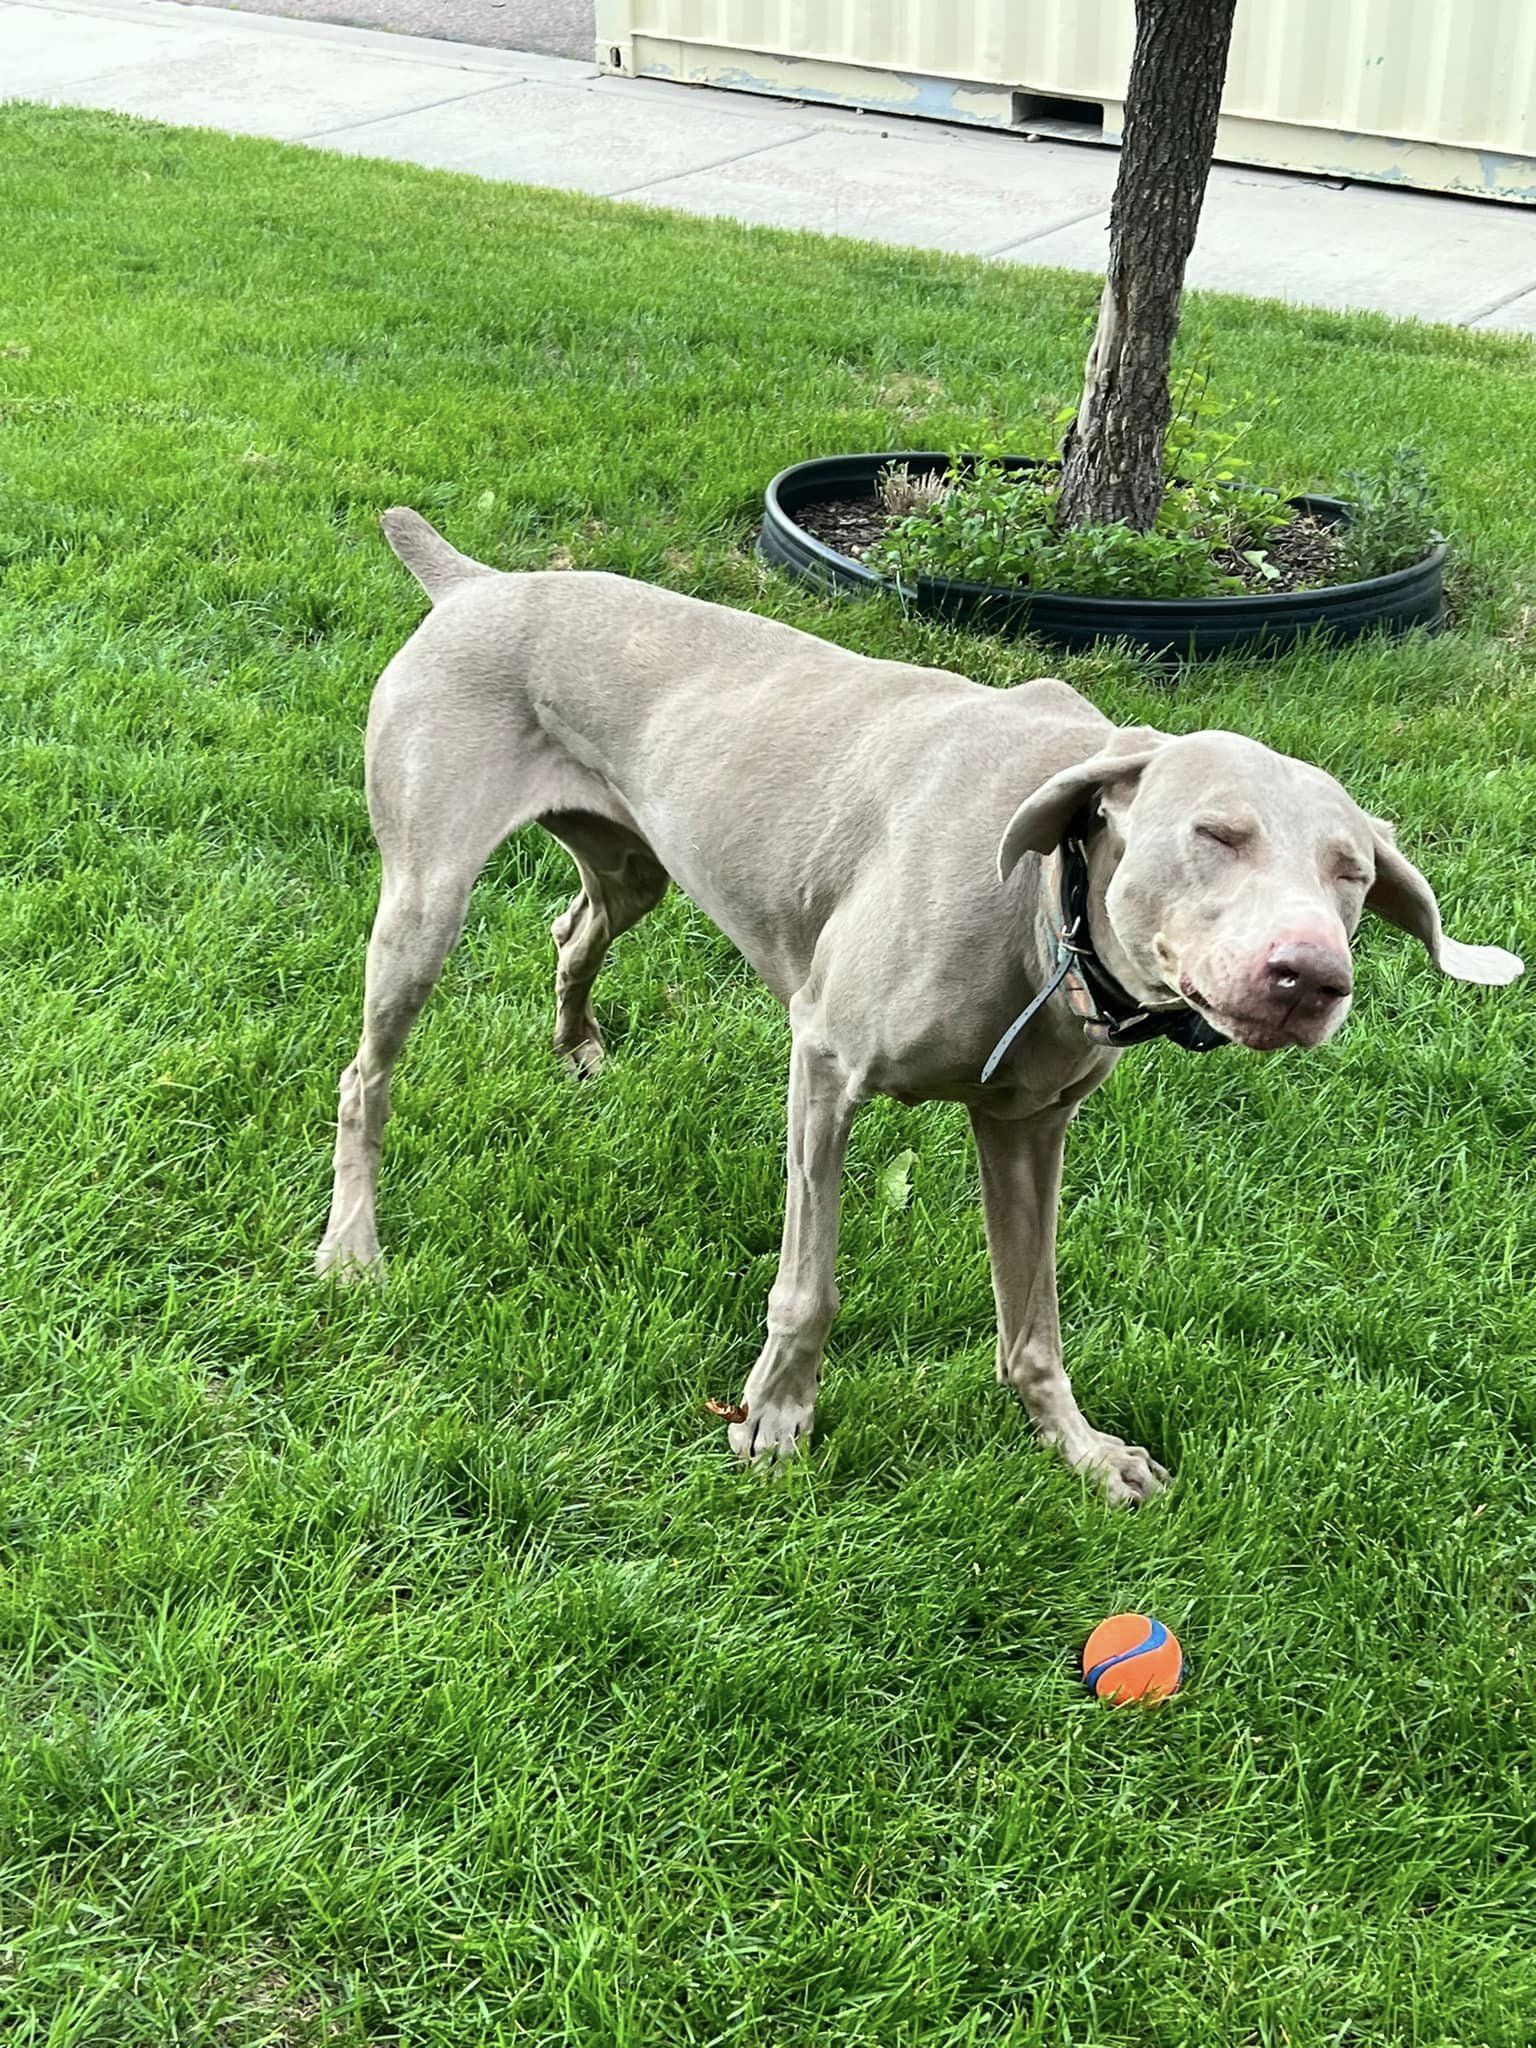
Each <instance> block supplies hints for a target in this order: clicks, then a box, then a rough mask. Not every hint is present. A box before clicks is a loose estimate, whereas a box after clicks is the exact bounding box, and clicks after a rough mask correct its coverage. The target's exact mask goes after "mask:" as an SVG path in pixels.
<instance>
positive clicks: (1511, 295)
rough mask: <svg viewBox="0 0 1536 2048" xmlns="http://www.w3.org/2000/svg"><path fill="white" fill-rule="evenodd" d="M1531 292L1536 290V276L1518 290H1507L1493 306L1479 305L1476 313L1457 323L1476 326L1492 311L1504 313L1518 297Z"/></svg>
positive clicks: (1467, 315) (1462, 325) (1525, 295)
mask: <svg viewBox="0 0 1536 2048" xmlns="http://www.w3.org/2000/svg"><path fill="white" fill-rule="evenodd" d="M1531 292H1536V277H1533V278H1532V279H1531V280H1530V281H1529V283H1527V284H1523V285H1520V286H1519V287H1518V288H1517V289H1516V290H1514V291H1512V292H1506V293H1505V294H1504V296H1503V298H1502V299H1495V300H1494V302H1493V304H1492V305H1491V306H1479V307H1478V309H1477V311H1476V312H1475V313H1468V314H1466V315H1465V316H1464V317H1463V318H1462V319H1460V320H1458V321H1457V323H1456V324H1457V326H1458V327H1475V326H1476V325H1477V323H1478V321H1479V320H1486V319H1487V318H1488V316H1489V314H1490V313H1502V312H1503V310H1504V308H1505V307H1506V306H1512V305H1513V304H1514V303H1515V301H1516V299H1523V298H1525V297H1527V296H1528V294H1530V293H1531Z"/></svg>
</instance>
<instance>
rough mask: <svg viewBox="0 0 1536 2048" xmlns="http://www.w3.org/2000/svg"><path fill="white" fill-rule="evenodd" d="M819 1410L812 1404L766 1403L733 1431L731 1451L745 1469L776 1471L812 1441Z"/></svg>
mask: <svg viewBox="0 0 1536 2048" xmlns="http://www.w3.org/2000/svg"><path fill="white" fill-rule="evenodd" d="M815 1415H816V1408H815V1404H814V1402H810V1401H779V1402H764V1403H762V1405H761V1406H760V1407H757V1408H749V1409H748V1412H747V1415H746V1418H745V1420H744V1421H741V1422H733V1423H732V1424H731V1427H730V1439H731V1449H732V1450H733V1451H734V1452H735V1453H736V1455H737V1457H738V1458H739V1459H740V1460H741V1462H742V1464H743V1465H751V1466H753V1467H755V1468H761V1469H763V1470H765V1471H777V1470H778V1469H780V1468H781V1467H782V1466H784V1465H787V1464H788V1462H789V1460H790V1459H791V1458H793V1457H795V1456H797V1455H798V1453H799V1452H800V1451H802V1450H803V1449H804V1448H805V1446H806V1445H807V1444H808V1443H809V1442H810V1440H811V1424H812V1422H813V1421H814V1420H815Z"/></svg>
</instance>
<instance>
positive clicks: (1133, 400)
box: [1060, 0, 1237, 533]
mask: <svg viewBox="0 0 1536 2048" xmlns="http://www.w3.org/2000/svg"><path fill="white" fill-rule="evenodd" d="M1236 5H1237V0H1136V54H1135V56H1134V58H1133V59H1132V61H1131V80H1130V84H1129V86H1128V87H1127V88H1126V98H1125V138H1124V141H1123V143H1122V145H1121V150H1120V170H1119V175H1118V176H1117V178H1116V180H1115V200H1114V206H1113V209H1112V211H1111V213H1110V222H1109V272H1108V275H1107V277H1106V278H1105V281H1104V297H1103V299H1102V300H1101V301H1100V304H1099V325H1098V331H1097V332H1096V334H1095V335H1094V338H1093V347H1092V348H1091V349H1090V350H1089V352H1088V367H1087V371H1086V373H1085V379H1084V385H1083V397H1082V403H1081V405H1080V406H1079V408H1078V414H1077V420H1076V423H1075V425H1074V426H1073V427H1072V429H1071V431H1070V433H1069V434H1068V436H1067V440H1066V446H1065V448H1064V450H1063V455H1064V467H1063V471H1062V480H1061V509H1060V518H1061V522H1062V524H1063V525H1064V526H1099V525H1107V524H1110V523H1111V522H1114V521H1120V522H1121V523H1123V524H1124V525H1126V526H1129V527H1132V528H1134V530H1135V531H1136V532H1137V533H1149V532H1150V531H1151V529H1152V527H1153V525H1154V523H1155V522H1156V519H1157V511H1158V507H1159V505H1161V503H1162V501H1163V442H1164V439H1165V437H1166V435H1167V432H1168V410H1169V399H1168V369H1169V363H1170V361H1171V359H1172V356H1173V338H1174V335H1175V334H1176V333H1177V332H1178V326H1179V295H1180V293H1181V292H1182V290H1183V288H1184V266H1185V264H1186V263H1187V262H1188V261H1189V252H1190V250H1191V249H1192V248H1193V246H1194V241H1195V229H1196V227H1197V226H1198V225H1199V221H1200V205H1201V201H1202V200H1203V199H1204V197H1205V184H1206V179H1207V178H1208V177H1209V175H1210V169H1211V152H1212V150H1213V149H1214V148H1215V146H1216V118H1217V115H1218V113H1219V112H1220V109H1221V87H1222V81H1223V79H1224V78H1225V77H1226V71H1227V50H1228V48H1229V46H1230V44H1231V41H1232V16H1233V13H1234V11H1235V9H1236Z"/></svg>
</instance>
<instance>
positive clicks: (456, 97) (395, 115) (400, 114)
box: [285, 78, 529, 162]
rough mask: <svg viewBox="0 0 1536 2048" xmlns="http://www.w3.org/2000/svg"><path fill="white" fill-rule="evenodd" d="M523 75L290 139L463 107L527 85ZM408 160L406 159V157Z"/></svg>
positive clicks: (318, 137) (342, 132)
mask: <svg viewBox="0 0 1536 2048" xmlns="http://www.w3.org/2000/svg"><path fill="white" fill-rule="evenodd" d="M528 82H529V81H528V80H527V79H526V78H502V79H498V80H497V82H496V84H495V85H477V86H473V87H471V89H470V90H469V91H468V92H450V93H445V94H444V95H443V97H442V98H441V99H440V100H428V101H427V102H426V104H425V106H420V107H392V108H391V109H390V111H389V112H388V113H387V114H366V115H365V116H364V117H363V119H362V120H361V121H343V122H341V123H340V124H339V126H337V127H335V128H307V129H306V130H305V131H304V133H303V134H302V135H290V136H288V137H286V138H285V140H287V141H289V142H300V143H308V142H323V141H324V140H325V138H326V137H327V136H328V135H350V134H351V133H352V132H353V130H354V129H357V128H377V127H379V126H380V124H381V123H383V122H385V121H409V120H413V119H414V118H415V116H416V115H417V114H430V113H431V112H432V111H433V109H434V108H436V107H457V106H462V105H463V103H464V101H465V100H483V99H484V98H485V96H486V94H487V93H491V92H510V91H511V90H512V88H513V87H514V86H518V85H527V84H528ZM406 161H407V162H409V161H410V159H409V158H407V159H406Z"/></svg>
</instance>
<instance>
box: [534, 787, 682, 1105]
mask: <svg viewBox="0 0 1536 2048" xmlns="http://www.w3.org/2000/svg"><path fill="white" fill-rule="evenodd" d="M539 823H540V824H541V825H542V826H543V827H544V829H545V831H547V832H548V833H550V834H551V836H552V837H554V838H556V839H558V840H559V841H560V844H561V845H562V846H563V847H565V849H566V851H567V852H568V853H569V854H570V856H571V858H572V859H573V860H574V861H575V863H576V870H577V873H578V874H579V875H580V877H581V887H580V889H578V890H577V892H576V894H575V895H574V896H573V897H572V898H571V901H570V904H569V906H568V907H567V908H566V909H565V910H564V911H562V912H561V914H560V916H559V917H557V918H556V919H555V921H554V923H553V924H552V925H551V926H550V936H551V938H553V940H554V942H555V948H556V962H555V1051H556V1052H557V1053H558V1054H559V1055H560V1057H561V1059H562V1060H563V1061H564V1062H565V1064H566V1066H567V1067H568V1068H569V1070H570V1071H571V1072H572V1073H573V1074H576V1075H583V1076H584V1075H587V1074H592V1073H595V1072H596V1071H597V1069H598V1067H600V1066H601V1065H602V1062H603V1039H602V1033H601V1032H600V1031H599V1029H598V1025H597V1019H596V1017H594V1016H593V1014H592V984H593V983H594V982H595V981H596V979H597V977H598V974H599V972H600V970H601V968H602V964H603V961H604V959H605V958H606V956H607V952H608V948H609V946H610V945H612V943H613V941H614V940H615V939H616V938H617V937H618V935H619V933H620V932H624V931H628V929H629V927H630V926H631V925H632V924H638V923H639V921H640V919H641V918H642V917H644V916H645V914H646V912H647V911H648V910H653V909H654V908H655V907H656V905H657V904H658V903H659V902H660V901H661V899H662V897H663V896H664V895H665V894H666V891H667V879H668V878H667V871H666V869H665V868H664V867H663V866H662V865H661V863H660V861H658V860H657V858H656V856H655V855H654V854H653V853H652V852H651V850H650V848H649V847H648V846H647V845H646V844H645V842H644V840H643V839H640V838H639V837H637V835H636V834H635V833H633V832H630V831H627V830H626V829H625V828H624V827H623V826H621V825H617V824H614V823H612V822H610V821H609V820H608V819H606V818H598V817H594V816H590V815H587V814H583V813H579V812H569V811H567V812H561V813H557V814H553V815H549V816H545V817H541V818H540V819H539Z"/></svg>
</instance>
